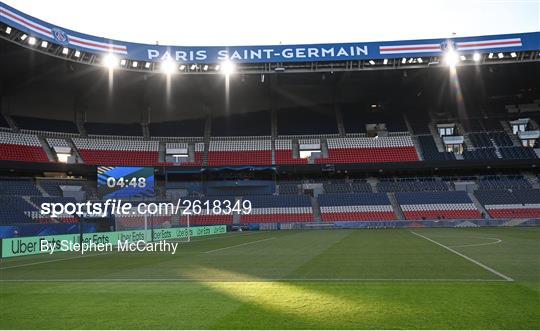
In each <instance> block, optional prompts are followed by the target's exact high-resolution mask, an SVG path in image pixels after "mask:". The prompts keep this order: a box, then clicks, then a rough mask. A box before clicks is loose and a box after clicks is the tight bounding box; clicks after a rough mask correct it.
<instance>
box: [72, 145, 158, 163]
mask: <svg viewBox="0 0 540 331" xmlns="http://www.w3.org/2000/svg"><path fill="white" fill-rule="evenodd" d="M73 143H74V144H75V146H76V147H77V149H78V150H79V153H80V154H81V156H82V158H83V160H84V161H85V162H86V163H88V164H95V165H110V166H112V165H134V166H137V165H138V166H154V165H158V163H159V162H158V149H159V142H158V141H144V140H120V139H119V140H110V139H86V138H73Z"/></svg>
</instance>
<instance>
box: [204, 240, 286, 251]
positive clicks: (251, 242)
mask: <svg viewBox="0 0 540 331" xmlns="http://www.w3.org/2000/svg"><path fill="white" fill-rule="evenodd" d="M272 239H276V237H272V238H265V239H260V240H255V241H249V242H247V243H242V244H238V245H233V246H227V247H223V248H218V249H213V250H210V251H206V252H205V253H213V252H219V251H222V250H225V249H229V248H235V247H240V246H245V245H251V244H254V243H258V242H262V241H266V240H272Z"/></svg>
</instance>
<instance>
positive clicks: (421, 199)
mask: <svg viewBox="0 0 540 331" xmlns="http://www.w3.org/2000/svg"><path fill="white" fill-rule="evenodd" d="M395 196H396V200H397V201H398V203H399V204H400V206H401V209H402V211H403V215H404V216H405V219H408V220H420V219H475V218H483V217H482V214H481V213H480V211H479V210H478V209H477V208H476V206H475V205H474V203H473V202H472V200H471V198H470V197H469V196H468V195H467V193H466V192H462V191H457V192H453V191H450V192H398V193H396V194H395Z"/></svg>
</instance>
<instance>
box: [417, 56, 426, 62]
mask: <svg viewBox="0 0 540 331" xmlns="http://www.w3.org/2000/svg"><path fill="white" fill-rule="evenodd" d="M416 61H418V63H423V62H424V60H422V58H421V57H419V58H418V59H416Z"/></svg>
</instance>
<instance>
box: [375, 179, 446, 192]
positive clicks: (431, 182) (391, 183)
mask: <svg viewBox="0 0 540 331" xmlns="http://www.w3.org/2000/svg"><path fill="white" fill-rule="evenodd" d="M377 189H378V191H379V192H423V191H448V185H447V184H446V183H445V182H443V181H441V180H437V179H436V178H401V179H393V178H392V179H384V178H383V179H381V180H380V181H379V183H378V184H377Z"/></svg>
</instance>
